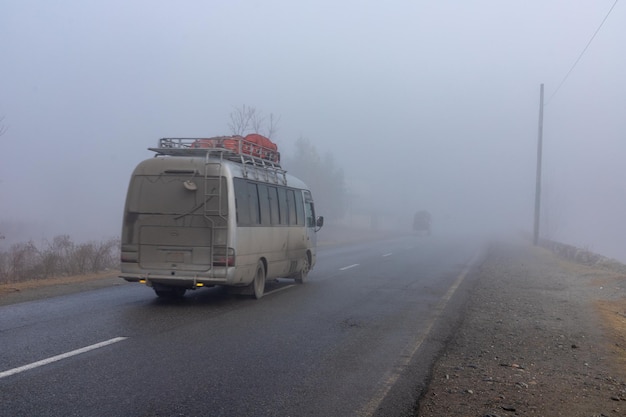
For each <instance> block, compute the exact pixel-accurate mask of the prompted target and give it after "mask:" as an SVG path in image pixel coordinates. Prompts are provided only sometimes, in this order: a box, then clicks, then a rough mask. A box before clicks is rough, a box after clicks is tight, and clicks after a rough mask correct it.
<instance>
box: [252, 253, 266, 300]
mask: <svg viewBox="0 0 626 417" xmlns="http://www.w3.org/2000/svg"><path fill="white" fill-rule="evenodd" d="M250 286H251V289H252V296H253V297H254V298H256V299H257V300H258V299H260V298H261V297H263V293H264V292H265V265H263V261H261V260H259V262H258V263H257V265H256V272H255V273H254V280H253V281H252V282H251V283H250Z"/></svg>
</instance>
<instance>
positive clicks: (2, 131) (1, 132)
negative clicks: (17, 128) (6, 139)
mask: <svg viewBox="0 0 626 417" xmlns="http://www.w3.org/2000/svg"><path fill="white" fill-rule="evenodd" d="M3 121H4V116H2V117H0V136H2V135H4V134H5V133H6V131H7V129H8V128H7V127H6V126H5V125H4V124H2V122H3Z"/></svg>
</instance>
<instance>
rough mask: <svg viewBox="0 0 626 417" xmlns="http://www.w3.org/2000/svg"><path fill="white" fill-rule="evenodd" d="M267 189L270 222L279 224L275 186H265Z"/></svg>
mask: <svg viewBox="0 0 626 417" xmlns="http://www.w3.org/2000/svg"><path fill="white" fill-rule="evenodd" d="M267 190H268V194H269V196H268V198H269V200H270V217H271V220H270V224H272V225H279V224H280V212H279V211H278V190H277V189H276V187H267Z"/></svg>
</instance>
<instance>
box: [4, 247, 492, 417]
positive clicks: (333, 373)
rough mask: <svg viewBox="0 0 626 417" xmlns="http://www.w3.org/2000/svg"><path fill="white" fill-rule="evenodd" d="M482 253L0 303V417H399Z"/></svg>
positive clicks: (355, 253) (406, 257) (400, 257)
mask: <svg viewBox="0 0 626 417" xmlns="http://www.w3.org/2000/svg"><path fill="white" fill-rule="evenodd" d="M479 252H480V246H479V245H477V244H476V242H471V241H468V242H463V241H459V240H456V239H444V238H441V237H436V236H433V237H416V236H402V237H395V238H389V239H386V240H377V241H367V242H360V243H353V244H346V245H337V246H325V247H321V248H319V252H318V263H317V265H316V267H315V269H314V270H313V271H312V272H311V274H310V275H309V281H308V282H307V283H306V284H304V285H294V284H293V281H292V280H280V281H279V282H277V283H272V284H269V285H268V287H267V289H266V295H265V296H264V297H263V298H262V299H261V300H258V301H257V300H253V299H250V298H246V297H242V296H235V295H230V294H228V293H227V292H226V291H224V290H223V289H221V288H210V289H202V290H198V291H195V292H190V293H188V295H187V296H186V297H185V298H184V299H183V300H181V301H170V302H166V301H163V300H159V299H157V298H156V297H155V296H154V294H153V293H152V291H151V290H150V289H148V288H146V287H145V286H142V285H139V284H124V285H120V286H115V287H110V288H103V289H98V290H94V291H88V292H82V293H77V294H72V295H66V296H60V297H54V298H50V299H46V300H39V301H30V302H25V303H19V304H13V305H7V306H3V307H0V404H1V406H0V416H367V417H370V416H383V415H384V416H386V415H393V416H401V415H410V413H411V412H412V410H413V408H414V405H415V401H416V400H417V398H418V396H419V391H420V389H421V387H423V386H424V384H425V378H426V375H427V372H428V369H429V367H430V365H431V364H432V361H433V359H434V355H435V354H436V352H437V350H438V349H439V348H440V347H441V346H442V345H443V343H444V342H445V340H446V339H447V338H448V337H449V336H450V334H451V332H452V331H453V330H454V326H455V323H456V321H457V320H458V318H459V316H458V315H459V311H460V307H461V306H462V304H463V301H464V299H465V296H466V294H467V292H468V291H467V290H468V287H469V286H471V281H472V279H471V275H472V274H471V268H470V266H471V264H472V263H475V262H476V260H477V259H479V257H480V253H479Z"/></svg>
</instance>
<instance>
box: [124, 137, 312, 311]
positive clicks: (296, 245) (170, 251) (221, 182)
mask: <svg viewBox="0 0 626 417" xmlns="http://www.w3.org/2000/svg"><path fill="white" fill-rule="evenodd" d="M259 136H260V135H248V136H247V137H246V138H243V137H241V136H230V137H215V138H208V139H204V138H202V139H196V138H164V139H160V140H159V145H158V147H157V148H149V149H150V150H152V151H154V152H156V155H155V157H154V158H151V159H148V160H145V161H143V162H141V163H140V164H139V165H138V166H137V167H136V168H135V170H134V172H133V174H132V176H131V179H130V184H129V186H128V193H127V197H126V204H125V208H124V221H123V226H122V247H121V274H120V277H121V278H124V279H125V280H126V281H130V282H140V283H144V284H146V285H148V286H149V287H152V288H153V289H154V291H155V292H156V294H157V296H159V297H182V296H183V295H184V294H185V292H186V291H187V290H188V289H196V288H200V287H209V286H214V285H224V286H228V287H232V288H235V289H239V290H241V291H240V292H242V293H244V294H249V295H252V296H254V297H255V298H257V299H258V298H261V297H262V296H263V293H264V289H265V282H266V280H269V279H275V278H279V277H284V278H294V279H295V281H296V282H298V283H303V282H304V281H305V280H306V278H307V275H308V273H309V271H310V270H311V269H312V268H313V267H314V265H315V261H316V240H317V239H316V232H317V231H318V230H319V229H320V228H321V227H322V226H323V224H324V218H323V217H321V216H320V217H316V216H315V206H314V203H313V197H312V195H311V191H310V190H309V189H308V187H307V186H306V185H305V184H304V183H303V182H302V181H301V180H299V179H298V178H296V177H293V176H291V175H289V174H287V172H286V171H285V170H284V169H282V168H281V166H280V154H279V153H278V151H277V149H276V146H275V145H274V144H273V143H272V142H271V141H269V139H267V138H264V137H262V136H261V138H262V139H261V140H260V139H259V138H258V137H259ZM272 145H273V146H272Z"/></svg>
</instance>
